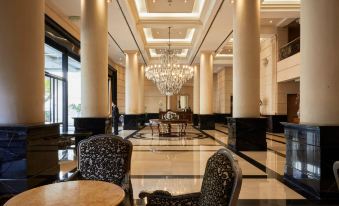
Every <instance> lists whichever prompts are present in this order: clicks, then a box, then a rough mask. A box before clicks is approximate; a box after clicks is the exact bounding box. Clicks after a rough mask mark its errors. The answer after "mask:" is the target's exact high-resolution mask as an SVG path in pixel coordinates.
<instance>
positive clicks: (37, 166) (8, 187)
mask: <svg viewBox="0 0 339 206" xmlns="http://www.w3.org/2000/svg"><path fill="white" fill-rule="evenodd" d="M59 127H60V126H59V124H34V125H6V126H5V125H1V126H0V130H1V132H0V161H1V164H0V167H1V168H2V171H1V172H0V196H1V195H6V194H18V193H21V192H23V191H25V190H28V189H31V188H34V187H37V186H41V185H44V184H49V183H52V182H54V181H56V180H58V178H59V172H60V166H59V160H58V139H59V136H60V133H59V130H60V129H59Z"/></svg>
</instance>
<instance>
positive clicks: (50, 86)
mask: <svg viewBox="0 0 339 206" xmlns="http://www.w3.org/2000/svg"><path fill="white" fill-rule="evenodd" d="M65 82H66V81H65V79H64V78H63V67H62V53H61V52H60V51H58V50H56V49H54V48H52V47H50V46H49V45H46V44H45V122H48V123H62V122H63V121H64V103H63V101H64V95H63V93H64V87H65Z"/></svg>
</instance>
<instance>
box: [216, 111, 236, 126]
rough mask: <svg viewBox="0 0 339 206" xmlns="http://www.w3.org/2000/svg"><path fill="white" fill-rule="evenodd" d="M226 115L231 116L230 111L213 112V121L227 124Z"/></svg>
mask: <svg viewBox="0 0 339 206" xmlns="http://www.w3.org/2000/svg"><path fill="white" fill-rule="evenodd" d="M227 117H232V114H230V113H214V121H215V123H221V124H227Z"/></svg>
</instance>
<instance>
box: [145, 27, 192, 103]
mask: <svg viewBox="0 0 339 206" xmlns="http://www.w3.org/2000/svg"><path fill="white" fill-rule="evenodd" d="M168 29H169V33H168V34H169V44H168V49H165V51H163V52H162V54H161V56H160V62H161V63H160V64H153V65H149V66H147V67H146V69H145V76H146V78H147V79H149V80H152V81H153V82H154V83H155V84H156V85H157V88H158V89H159V91H160V93H161V94H162V95H166V96H171V95H174V94H178V93H179V92H180V90H181V88H182V86H183V85H184V84H185V83H186V82H187V81H188V80H190V79H191V78H192V77H193V67H191V66H188V65H182V64H178V63H177V62H178V56H177V51H176V50H174V49H171V27H169V28H168Z"/></svg>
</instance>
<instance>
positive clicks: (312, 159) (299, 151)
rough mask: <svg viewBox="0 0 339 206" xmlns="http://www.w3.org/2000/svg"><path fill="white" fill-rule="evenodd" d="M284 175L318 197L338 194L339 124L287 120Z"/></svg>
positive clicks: (289, 180)
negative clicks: (334, 167)
mask: <svg viewBox="0 0 339 206" xmlns="http://www.w3.org/2000/svg"><path fill="white" fill-rule="evenodd" d="M283 125H284V126H285V138H286V166H285V174H284V178H285V179H286V180H287V181H288V182H289V183H291V184H294V185H297V186H299V187H300V188H301V189H302V190H303V191H304V192H306V193H308V194H310V195H312V196H313V197H315V198H317V199H331V198H338V197H339V191H338V188H337V186H336V181H335V178H334V174H333V169H332V168H333V163H334V162H335V161H338V160H339V126H316V125H302V124H294V123H283Z"/></svg>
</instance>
